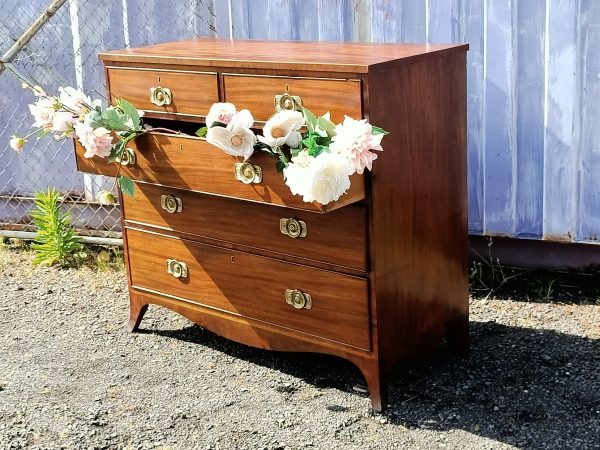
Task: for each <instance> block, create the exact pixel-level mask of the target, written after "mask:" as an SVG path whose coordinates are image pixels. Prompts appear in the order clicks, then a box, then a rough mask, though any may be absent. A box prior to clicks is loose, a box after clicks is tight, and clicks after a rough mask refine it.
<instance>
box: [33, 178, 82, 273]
mask: <svg viewBox="0 0 600 450" xmlns="http://www.w3.org/2000/svg"><path fill="white" fill-rule="evenodd" d="M59 200H60V194H59V192H58V191H57V190H56V189H48V190H47V191H45V192H36V193H35V209H34V210H33V211H32V212H31V217H32V218H33V223H34V224H35V226H36V227H37V234H36V236H35V242H34V244H33V245H32V246H31V248H32V249H33V251H34V252H35V258H34V259H33V264H40V265H44V266H53V265H55V264H58V265H61V266H69V265H72V264H73V262H74V259H75V255H76V254H77V253H78V252H80V251H81V250H82V249H83V246H82V245H81V242H80V239H79V237H78V236H77V235H76V234H75V231H74V230H73V228H72V227H71V215H70V214H69V213H68V212H67V213H64V214H63V213H62V212H61V211H60V203H59Z"/></svg>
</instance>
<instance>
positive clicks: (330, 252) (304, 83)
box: [76, 39, 468, 410]
mask: <svg viewBox="0 0 600 450" xmlns="http://www.w3.org/2000/svg"><path fill="white" fill-rule="evenodd" d="M466 51H467V46H466V45H457V46H436V45H412V44H411V45H392V44H357V43H314V42H312V43H301V42H265V41H230V40H217V39H198V40H193V41H184V42H175V43H168V44H161V45H154V46H148V47H143V48H138V49H127V50H122V51H114V52H109V53H104V54H101V55H100V58H101V59H102V61H103V62H104V64H105V70H106V77H107V81H108V88H109V93H110V96H111V98H112V99H113V100H114V99H115V98H124V99H127V100H129V101H130V102H132V103H133V104H134V105H135V106H136V107H137V108H139V109H142V110H144V111H145V116H144V120H145V121H146V122H148V123H149V124H151V125H153V126H157V124H158V125H164V124H165V123H166V124H167V125H165V126H168V127H169V128H177V129H181V130H195V129H197V128H199V127H200V126H201V124H202V123H203V122H204V121H205V118H206V114H207V112H208V110H209V108H210V106H211V105H212V104H213V103H215V102H231V103H234V104H235V105H236V106H237V107H238V109H245V108H247V109H249V110H250V111H251V112H252V113H253V114H254V118H255V120H256V122H255V126H257V127H258V128H260V127H261V126H262V124H264V122H265V121H266V120H267V119H268V118H269V116H271V115H272V114H273V112H274V99H275V101H277V98H281V97H277V98H276V97H275V96H281V95H282V94H284V93H286V92H288V93H289V94H290V95H293V96H297V97H300V98H301V101H302V103H303V105H304V106H305V107H307V108H309V109H310V110H312V111H313V112H315V113H317V114H323V113H325V112H327V111H330V113H331V118H332V120H333V121H334V122H340V121H342V120H343V117H344V115H348V116H350V117H353V118H356V119H358V118H361V117H363V118H368V119H369V121H370V122H371V123H373V124H376V125H378V126H380V127H382V128H384V129H386V130H388V131H389V132H390V134H389V135H388V136H386V138H385V139H384V142H383V147H384V151H383V152H381V153H380V155H379V159H378V160H377V161H375V162H374V164H373V170H372V172H367V171H366V172H365V173H364V174H363V175H353V177H352V185H351V188H350V190H349V191H348V192H347V193H346V194H345V195H344V196H342V197H341V198H340V199H339V200H338V201H337V202H333V203H330V204H328V205H327V206H322V205H318V204H313V203H305V202H303V201H302V198H301V197H299V196H295V195H292V193H291V192H290V190H289V188H288V187H287V186H286V185H285V184H284V182H283V180H282V177H281V174H278V173H276V171H275V165H274V162H273V160H272V159H271V158H270V157H269V156H268V155H267V154H266V153H265V154H257V153H255V154H254V155H253V156H252V157H251V158H250V160H249V162H250V163H251V164H252V167H254V168H259V169H258V170H259V171H260V172H261V175H262V177H259V178H257V179H250V180H249V179H245V180H244V179H243V178H240V176H239V173H238V174H237V176H236V173H235V165H236V163H240V160H239V159H237V158H235V157H232V156H229V155H227V154H225V153H223V152H221V151H220V150H219V149H218V148H216V147H213V146H211V145H210V144H208V143H207V142H206V141H205V140H204V139H202V138H196V137H190V136H185V135H170V134H166V133H160V132H152V133H147V134H145V135H143V136H141V137H140V138H138V139H136V141H135V144H134V145H132V146H131V147H132V150H133V153H134V154H135V160H132V161H131V164H129V165H127V166H124V167H123V168H122V170H123V172H124V173H126V174H127V175H129V176H130V177H131V178H132V179H134V180H135V181H136V192H135V195H134V196H133V197H127V196H121V208H122V224H123V238H124V243H125V251H126V255H127V271H128V279H129V293H130V299H131V304H130V322H129V329H130V330H131V331H133V330H135V329H136V328H137V327H138V326H139V324H140V321H141V320H142V316H143V314H144V312H145V311H146V308H147V305H148V304H150V303H152V304H158V305H162V306H165V307H167V308H170V309H172V310H174V311H176V312H178V313H180V314H183V315H184V316H186V317H188V318H189V319H191V320H192V321H194V322H196V323H197V324H199V325H200V326H202V327H204V328H206V329H208V330H211V331H213V332H215V333H218V334H220V335H222V336H225V337H227V338H229V339H232V340H235V341H238V342H241V343H244V344H247V345H252V346H256V347H261V348H267V349H273V350H283V351H303V352H322V353H327V354H331V355H337V356H340V357H343V358H346V359H348V360H350V361H352V362H353V363H355V364H356V365H357V366H358V367H359V368H360V370H361V371H362V373H363V374H364V376H365V379H366V382H367V384H368V388H369V391H370V395H371V399H372V404H373V408H374V409H375V410H381V408H382V406H384V402H385V400H384V391H385V379H386V376H387V375H388V374H389V373H390V370H391V368H392V366H393V365H394V363H396V362H397V361H399V360H401V359H404V358H409V357H414V356H419V355H421V354H423V353H425V352H426V351H428V350H431V349H432V348H434V347H435V346H436V345H438V344H439V343H440V342H441V341H443V340H444V339H446V341H447V342H448V344H449V346H450V348H451V349H455V350H466V348H467V347H468V294H467V266H466V264H467V219H466V218H467V215H466V212H467V194H466V72H465V66H466V59H465V58H466ZM192 132H193V131H192ZM76 153H77V164H78V169H79V170H80V171H83V172H89V173H97V174H104V175H114V174H115V170H116V169H115V166H114V165H112V164H110V165H109V164H107V163H106V162H105V161H104V160H101V159H95V158H94V159H85V158H83V151H82V149H81V148H79V147H77V146H76ZM253 175H254V174H253Z"/></svg>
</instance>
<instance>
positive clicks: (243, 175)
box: [234, 162, 262, 184]
mask: <svg viewBox="0 0 600 450" xmlns="http://www.w3.org/2000/svg"><path fill="white" fill-rule="evenodd" d="M234 173H235V179H236V180H238V181H241V182H242V183H244V184H251V183H260V182H261V181H262V169H261V168H260V166H257V165H254V164H250V163H249V162H244V163H235V165H234Z"/></svg>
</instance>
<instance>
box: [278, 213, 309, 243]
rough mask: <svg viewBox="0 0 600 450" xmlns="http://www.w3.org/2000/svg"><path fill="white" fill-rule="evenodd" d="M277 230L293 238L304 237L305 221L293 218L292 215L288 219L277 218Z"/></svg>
mask: <svg viewBox="0 0 600 450" xmlns="http://www.w3.org/2000/svg"><path fill="white" fill-rule="evenodd" d="M279 230H280V231H281V234H285V235H286V236H289V237H291V238H294V239H296V238H303V237H306V235H307V234H308V231H307V229H306V222H304V221H303V220H297V219H294V218H293V217H290V218H289V219H287V218H281V219H279Z"/></svg>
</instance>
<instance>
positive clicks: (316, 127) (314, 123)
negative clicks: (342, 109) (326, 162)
mask: <svg viewBox="0 0 600 450" xmlns="http://www.w3.org/2000/svg"><path fill="white" fill-rule="evenodd" d="M304 119H305V121H306V128H307V129H308V133H306V134H305V135H304V137H303V139H302V144H301V145H300V147H298V148H296V149H292V150H291V151H292V156H295V155H296V154H297V153H298V152H299V151H300V150H302V149H304V148H305V149H307V150H308V154H309V155H310V156H319V155H320V154H321V153H323V152H325V151H327V149H328V148H329V145H330V144H331V138H332V137H333V136H335V124H334V123H333V122H332V121H331V120H329V114H326V115H324V116H320V117H317V116H316V115H315V114H314V113H312V112H311V111H310V110H308V109H306V108H304Z"/></svg>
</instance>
